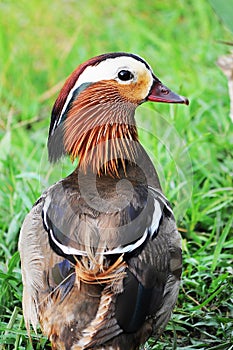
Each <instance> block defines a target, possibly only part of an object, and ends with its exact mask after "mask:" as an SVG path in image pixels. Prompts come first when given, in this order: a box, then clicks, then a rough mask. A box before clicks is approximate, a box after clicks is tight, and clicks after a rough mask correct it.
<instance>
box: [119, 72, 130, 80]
mask: <svg viewBox="0 0 233 350" xmlns="http://www.w3.org/2000/svg"><path fill="white" fill-rule="evenodd" d="M118 78H119V79H120V80H123V81H127V80H131V79H133V74H132V73H131V72H130V71H129V70H121V71H120V72H119V73H118Z"/></svg>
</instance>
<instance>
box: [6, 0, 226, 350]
mask: <svg viewBox="0 0 233 350" xmlns="http://www.w3.org/2000/svg"><path fill="white" fill-rule="evenodd" d="M0 23H1V27H0V67H1V68H0V80H1V84H0V96H1V104H0V116H1V117H0V349H4V350H9V349H32V345H31V343H30V341H29V339H28V337H27V334H26V331H25V327H24V322H23V317H22V309H21V298H22V283H21V274H20V261H19V254H18V252H17V241H18V235H19V230H20V227H21V225H22V222H23V219H24V217H25V215H26V213H28V211H29V210H30V208H31V206H32V205H33V202H34V201H35V200H36V199H37V198H38V196H39V195H40V193H41V192H42V191H43V189H45V188H46V187H48V186H49V185H50V184H52V183H53V182H55V181H56V180H57V179H60V178H61V177H62V176H66V175H67V174H68V173H69V172H70V171H71V170H72V169H73V166H72V165H71V164H70V162H69V160H66V161H64V162H63V163H62V164H60V165H58V166H56V167H54V168H52V167H51V166H50V165H49V163H48V160H47V151H46V138H47V134H48V125H49V118H50V111H51V108H52V104H53V102H54V100H55V98H56V95H57V93H58V90H59V86H61V85H59V83H62V81H63V80H64V78H66V77H67V76H68V74H70V72H71V71H72V70H73V69H74V68H75V67H76V66H77V65H78V64H79V63H81V62H82V61H84V60H86V59H88V58H89V57H91V56H95V55H97V54H99V53H103V52H107V51H127V52H134V53H138V54H139V55H141V56H143V57H144V58H145V59H146V60H147V61H148V62H149V63H150V64H151V66H152V67H153V69H154V71H155V73H156V74H157V75H158V76H159V77H160V79H161V80H162V81H163V82H164V83H165V84H166V85H168V86H169V87H170V88H172V89H173V90H174V91H177V92H178V93H181V94H183V95H185V96H187V97H189V98H190V101H191V104H190V106H189V107H185V106H169V105H161V104H157V105H149V104H148V105H147V107H143V106H142V107H140V109H139V110H138V118H137V119H138V123H139V124H140V135H141V140H142V142H143V144H144V145H145V147H146V148H147V149H148V150H149V152H150V154H151V155H152V156H153V159H154V160H155V163H156V164H157V166H158V168H159V173H160V176H161V179H162V184H163V188H164V191H165V193H166V195H167V197H168V198H169V199H170V200H171V202H172V203H173V205H174V209H175V212H176V216H177V218H178V225H179V227H180V228H181V231H182V236H183V251H184V268H183V282H182V287H181V290H180V296H179V300H178V304H177V307H176V309H175V312H174V315H173V319H172V321H171V322H170V323H169V325H168V327H167V330H166V332H165V333H164V334H163V336H162V338H161V339H160V341H159V342H158V343H157V344H156V345H154V344H153V339H151V340H150V341H149V342H148V345H147V347H146V348H147V349H158V350H162V349H166V350H169V349H172V350H174V349H177V350H181V349H183V350H185V349H211V350H217V349H218V350H219V349H221V350H230V349H233V306H232V301H233V280H232V276H233V235H232V202H233V191H232V173H233V170H232V169H233V161H232V149H233V145H232V143H233V140H232V135H233V133H232V131H233V127H232V124H231V121H230V118H229V116H228V115H229V97H228V90H227V82H226V80H225V77H224V76H223V75H222V73H221V72H220V70H219V69H218V67H217V66H216V60H217V58H218V57H219V56H220V55H222V54H225V53H226V52H227V50H228V48H227V47H226V46H224V45H221V44H219V43H218V42H217V41H218V40H226V41H232V33H230V32H228V31H227V29H225V28H224V26H223V24H222V23H220V22H219V20H218V18H217V16H216V15H215V14H214V12H213V11H212V8H211V6H210V5H209V3H208V1H205V0H196V1H187V0H179V1H176V2H174V1H172V0H166V1H139V0H136V1H127V2H126V1H120V2H119V1H118V0H113V1H111V2H109V1H107V0H100V1H98V2H96V1H94V0H88V1H60V2H58V1H50V2H48V1H45V0H41V1H40V2H38V1H36V0H32V1H30V2H29V1H25V0H22V1H20V2H19V1H10V0H9V1H2V2H1V4H0ZM57 84H58V85H57ZM32 340H33V345H34V349H49V348H50V346H49V344H48V343H46V340H45V339H44V338H43V337H42V336H41V335H40V334H38V335H35V334H34V333H32ZM126 350H127V349H126Z"/></svg>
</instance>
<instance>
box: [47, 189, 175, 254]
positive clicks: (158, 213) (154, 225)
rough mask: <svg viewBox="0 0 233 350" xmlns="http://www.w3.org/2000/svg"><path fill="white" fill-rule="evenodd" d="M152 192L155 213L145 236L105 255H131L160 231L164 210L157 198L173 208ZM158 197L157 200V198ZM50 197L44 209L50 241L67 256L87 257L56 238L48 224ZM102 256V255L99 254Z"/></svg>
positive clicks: (163, 198) (164, 199) (159, 194)
mask: <svg viewBox="0 0 233 350" xmlns="http://www.w3.org/2000/svg"><path fill="white" fill-rule="evenodd" d="M150 190H151V191H152V192H154V194H155V198H154V213H153V216H152V221H151V225H150V226H149V227H147V228H146V230H145V231H144V233H143V235H142V236H140V238H139V239H138V240H137V241H136V242H134V243H129V244H127V245H126V246H118V247H116V248H114V249H110V250H106V251H105V252H104V255H115V254H123V253H131V252H132V251H134V250H136V249H137V248H139V247H140V246H141V245H142V244H143V243H144V242H145V241H146V239H147V238H150V237H152V236H153V235H154V233H155V232H156V231H157V230H158V228H159V223H160V220H161V217H162V213H163V210H162V208H161V205H160V203H159V201H158V200H157V198H158V197H159V199H160V201H161V202H162V203H163V205H164V206H165V207H166V209H167V210H168V211H170V212H171V213H172V210H171V208H170V207H169V205H168V204H167V200H166V197H165V196H164V195H162V193H161V192H159V191H157V190H155V189H154V188H152V187H150ZM156 197H157V198H156ZM50 201H51V199H50V197H49V196H47V197H46V199H45V203H44V207H43V220H44V224H45V227H46V230H47V232H48V234H49V236H50V239H51V240H52V241H53V243H54V244H55V245H56V246H57V247H58V248H59V249H60V250H61V251H62V252H63V253H64V254H65V255H79V256H87V252H86V251H85V250H79V249H76V248H73V247H71V246H66V245H64V244H62V243H60V242H59V241H58V240H57V238H56V237H55V236H54V233H53V230H52V229H51V228H50V227H49V224H48V222H47V215H48V214H47V212H48V209H49V205H50ZM98 254H101V253H98Z"/></svg>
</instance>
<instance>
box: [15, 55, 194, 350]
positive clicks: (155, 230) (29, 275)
mask: <svg viewBox="0 0 233 350" xmlns="http://www.w3.org/2000/svg"><path fill="white" fill-rule="evenodd" d="M146 100H151V101H160V102H171V103H186V104H187V103H188V102H187V100H186V99H185V98H183V97H181V96H178V95H176V94H174V93H172V92H171V91H170V90H169V89H167V88H166V87H164V86H163V85H162V84H161V82H160V81H159V80H158V79H157V78H156V77H155V76H154V74H153V73H152V71H151V69H150V67H149V66H148V64H147V63H146V62H145V61H144V60H143V59H141V58H140V57H138V56H135V55H132V54H126V53H113V54H105V55H101V56H98V57H95V58H93V59H91V60H89V61H87V62H86V63H84V64H82V65H80V66H79V67H78V68H77V69H76V70H75V71H74V73H73V74H71V76H70V77H69V78H68V79H67V81H66V83H65V85H64V87H63V88H62V90H61V93H60V95H59V97H58V99H57V101H56V103H55V105H54V108H53V112H52V119H51V125H50V132H49V142H48V147H49V157H50V160H52V161H56V160H58V159H59V158H60V157H61V156H62V155H64V154H69V155H70V156H71V158H72V159H74V158H76V157H78V159H79V164H78V167H77V169H75V171H74V172H73V173H72V174H71V175H69V176H68V177H67V178H65V179H62V180H61V181H59V182H58V183H56V184H54V185H53V186H51V187H50V188H49V189H48V190H46V191H45V192H44V193H43V194H42V196H41V197H40V198H39V199H38V201H37V202H36V203H35V205H34V207H33V208H32V210H31V212H30V213H29V214H28V215H27V217H26V218H25V221H24V223H23V226H22V229H21V233H20V241H19V250H20V255H21V261H22V276H23V284H24V291H23V310H24V317H25V322H26V326H27V329H28V331H29V328H30V323H31V324H32V326H33V327H34V329H36V327H37V325H38V323H39V324H40V326H41V329H42V332H43V333H44V334H45V335H47V336H48V337H49V339H50V340H51V342H52V348H53V349H62V350H63V349H65V350H68V349H72V350H77V349H83V350H84V349H108V350H110V349H112V350H117V349H119V350H123V349H124V350H126V349H127V350H130V349H134V350H135V349H139V346H140V345H141V344H143V343H144V342H145V341H146V340H147V339H148V337H149V336H151V335H153V336H154V338H155V340H156V339H157V338H158V337H159V336H160V334H161V332H162V331H163V329H164V327H165V325H166V323H167V322H168V320H169V318H170V315H171V312H172V309H173V307H174V305H175V302H176V299H177V295H178V290H179V284H180V274H181V265H182V261H181V260H182V258H181V243H180V235H179V233H178V232H177V229H176V224H175V220H174V217H173V213H172V210H171V207H170V205H169V203H168V201H167V199H166V198H165V196H164V195H163V193H162V190H161V187H160V184H159V180H158V176H157V174H156V171H155V169H154V167H153V165H152V163H151V161H150V159H149V157H148V155H147V154H146V152H145V150H144V149H143V147H142V146H141V144H140V143H139V140H138V134H137V129H136V124H135V119H134V112H135V109H136V107H137V106H138V105H139V104H141V103H143V102H145V101H146Z"/></svg>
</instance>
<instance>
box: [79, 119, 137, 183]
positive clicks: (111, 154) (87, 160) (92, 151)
mask: <svg viewBox="0 0 233 350" xmlns="http://www.w3.org/2000/svg"><path fill="white" fill-rule="evenodd" d="M139 147H140V144H139V141H138V133H137V128H136V125H129V124H120V123H113V124H110V125H102V126H97V127H95V128H93V129H91V130H89V131H88V132H86V133H85V134H84V135H83V136H82V142H81V143H80V145H79V149H78V157H79V164H78V167H79V169H80V170H82V171H83V172H84V173H85V172H87V171H91V172H93V173H95V174H98V175H99V176H101V175H106V174H108V175H110V176H112V177H120V174H121V173H122V169H123V173H124V175H127V165H128V164H129V163H136V159H137V157H138V149H139Z"/></svg>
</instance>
